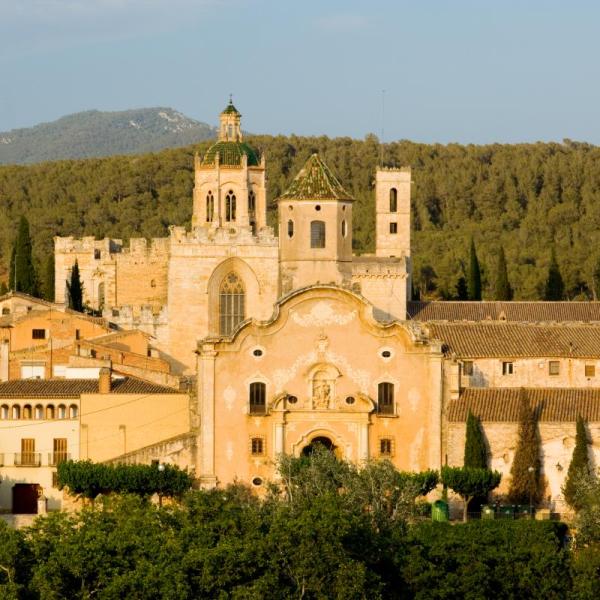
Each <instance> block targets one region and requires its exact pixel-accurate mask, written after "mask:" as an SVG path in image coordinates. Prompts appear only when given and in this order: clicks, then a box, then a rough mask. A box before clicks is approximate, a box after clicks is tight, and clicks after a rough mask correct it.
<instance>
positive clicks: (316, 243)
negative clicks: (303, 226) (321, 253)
mask: <svg viewBox="0 0 600 600" xmlns="http://www.w3.org/2000/svg"><path fill="white" fill-rule="evenodd" d="M310 247H311V248H325V221H311V223H310Z"/></svg>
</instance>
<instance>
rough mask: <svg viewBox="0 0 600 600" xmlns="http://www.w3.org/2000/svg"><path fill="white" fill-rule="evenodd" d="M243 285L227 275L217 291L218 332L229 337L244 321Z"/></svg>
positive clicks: (230, 274)
mask: <svg viewBox="0 0 600 600" xmlns="http://www.w3.org/2000/svg"><path fill="white" fill-rule="evenodd" d="M245 299H246V294H245V291H244V284H243V283H242V280H241V279H240V278H239V277H238V276H237V275H236V274H235V273H229V275H227V276H226V277H225V279H223V282H222V283H221V289H220V290H219V332H220V333H221V335H230V334H231V333H232V332H233V330H234V329H235V328H236V327H237V326H238V324H239V323H241V322H242V321H243V320H244V314H245Z"/></svg>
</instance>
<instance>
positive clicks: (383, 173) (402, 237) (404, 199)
mask: <svg viewBox="0 0 600 600" xmlns="http://www.w3.org/2000/svg"><path fill="white" fill-rule="evenodd" d="M410 185H411V179H410V167H402V168H400V169H392V168H386V167H379V168H378V169H377V171H376V176H375V215H376V216H375V255H376V256H379V257H396V258H400V257H402V256H404V257H406V258H407V259H409V258H410Z"/></svg>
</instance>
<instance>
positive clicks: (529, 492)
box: [508, 390, 542, 504]
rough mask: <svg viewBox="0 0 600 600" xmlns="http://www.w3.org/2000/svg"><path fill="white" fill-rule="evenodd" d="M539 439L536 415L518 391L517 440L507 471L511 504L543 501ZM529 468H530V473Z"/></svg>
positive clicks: (522, 392) (524, 396) (525, 398)
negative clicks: (513, 455) (508, 470)
mask: <svg viewBox="0 0 600 600" xmlns="http://www.w3.org/2000/svg"><path fill="white" fill-rule="evenodd" d="M541 467H542V463H541V460H540V436H539V432H538V426H537V419H536V415H535V412H534V411H533V409H532V408H531V406H530V405H529V401H528V400H527V396H526V395H525V392H524V391H523V390H522V391H521V397H520V406H519V439H518V442H517V449H516V451H515V457H514V459H513V463H512V467H511V469H510V475H511V482H510V489H509V492H508V497H509V499H510V501H511V502H513V503H514V504H529V502H530V500H531V502H533V503H534V504H537V503H538V502H539V501H540V500H541V498H542V483H541V476H540V471H541ZM530 468H531V469H532V470H531V471H530Z"/></svg>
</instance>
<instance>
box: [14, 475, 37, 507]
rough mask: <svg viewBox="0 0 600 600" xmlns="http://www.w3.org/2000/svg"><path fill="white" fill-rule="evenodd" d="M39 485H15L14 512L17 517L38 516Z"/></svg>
mask: <svg viewBox="0 0 600 600" xmlns="http://www.w3.org/2000/svg"><path fill="white" fill-rule="evenodd" d="M39 487H40V486H39V484H37V483H15V485H13V489H12V511H13V514H15V515H35V514H37V501H38V490H39Z"/></svg>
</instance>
